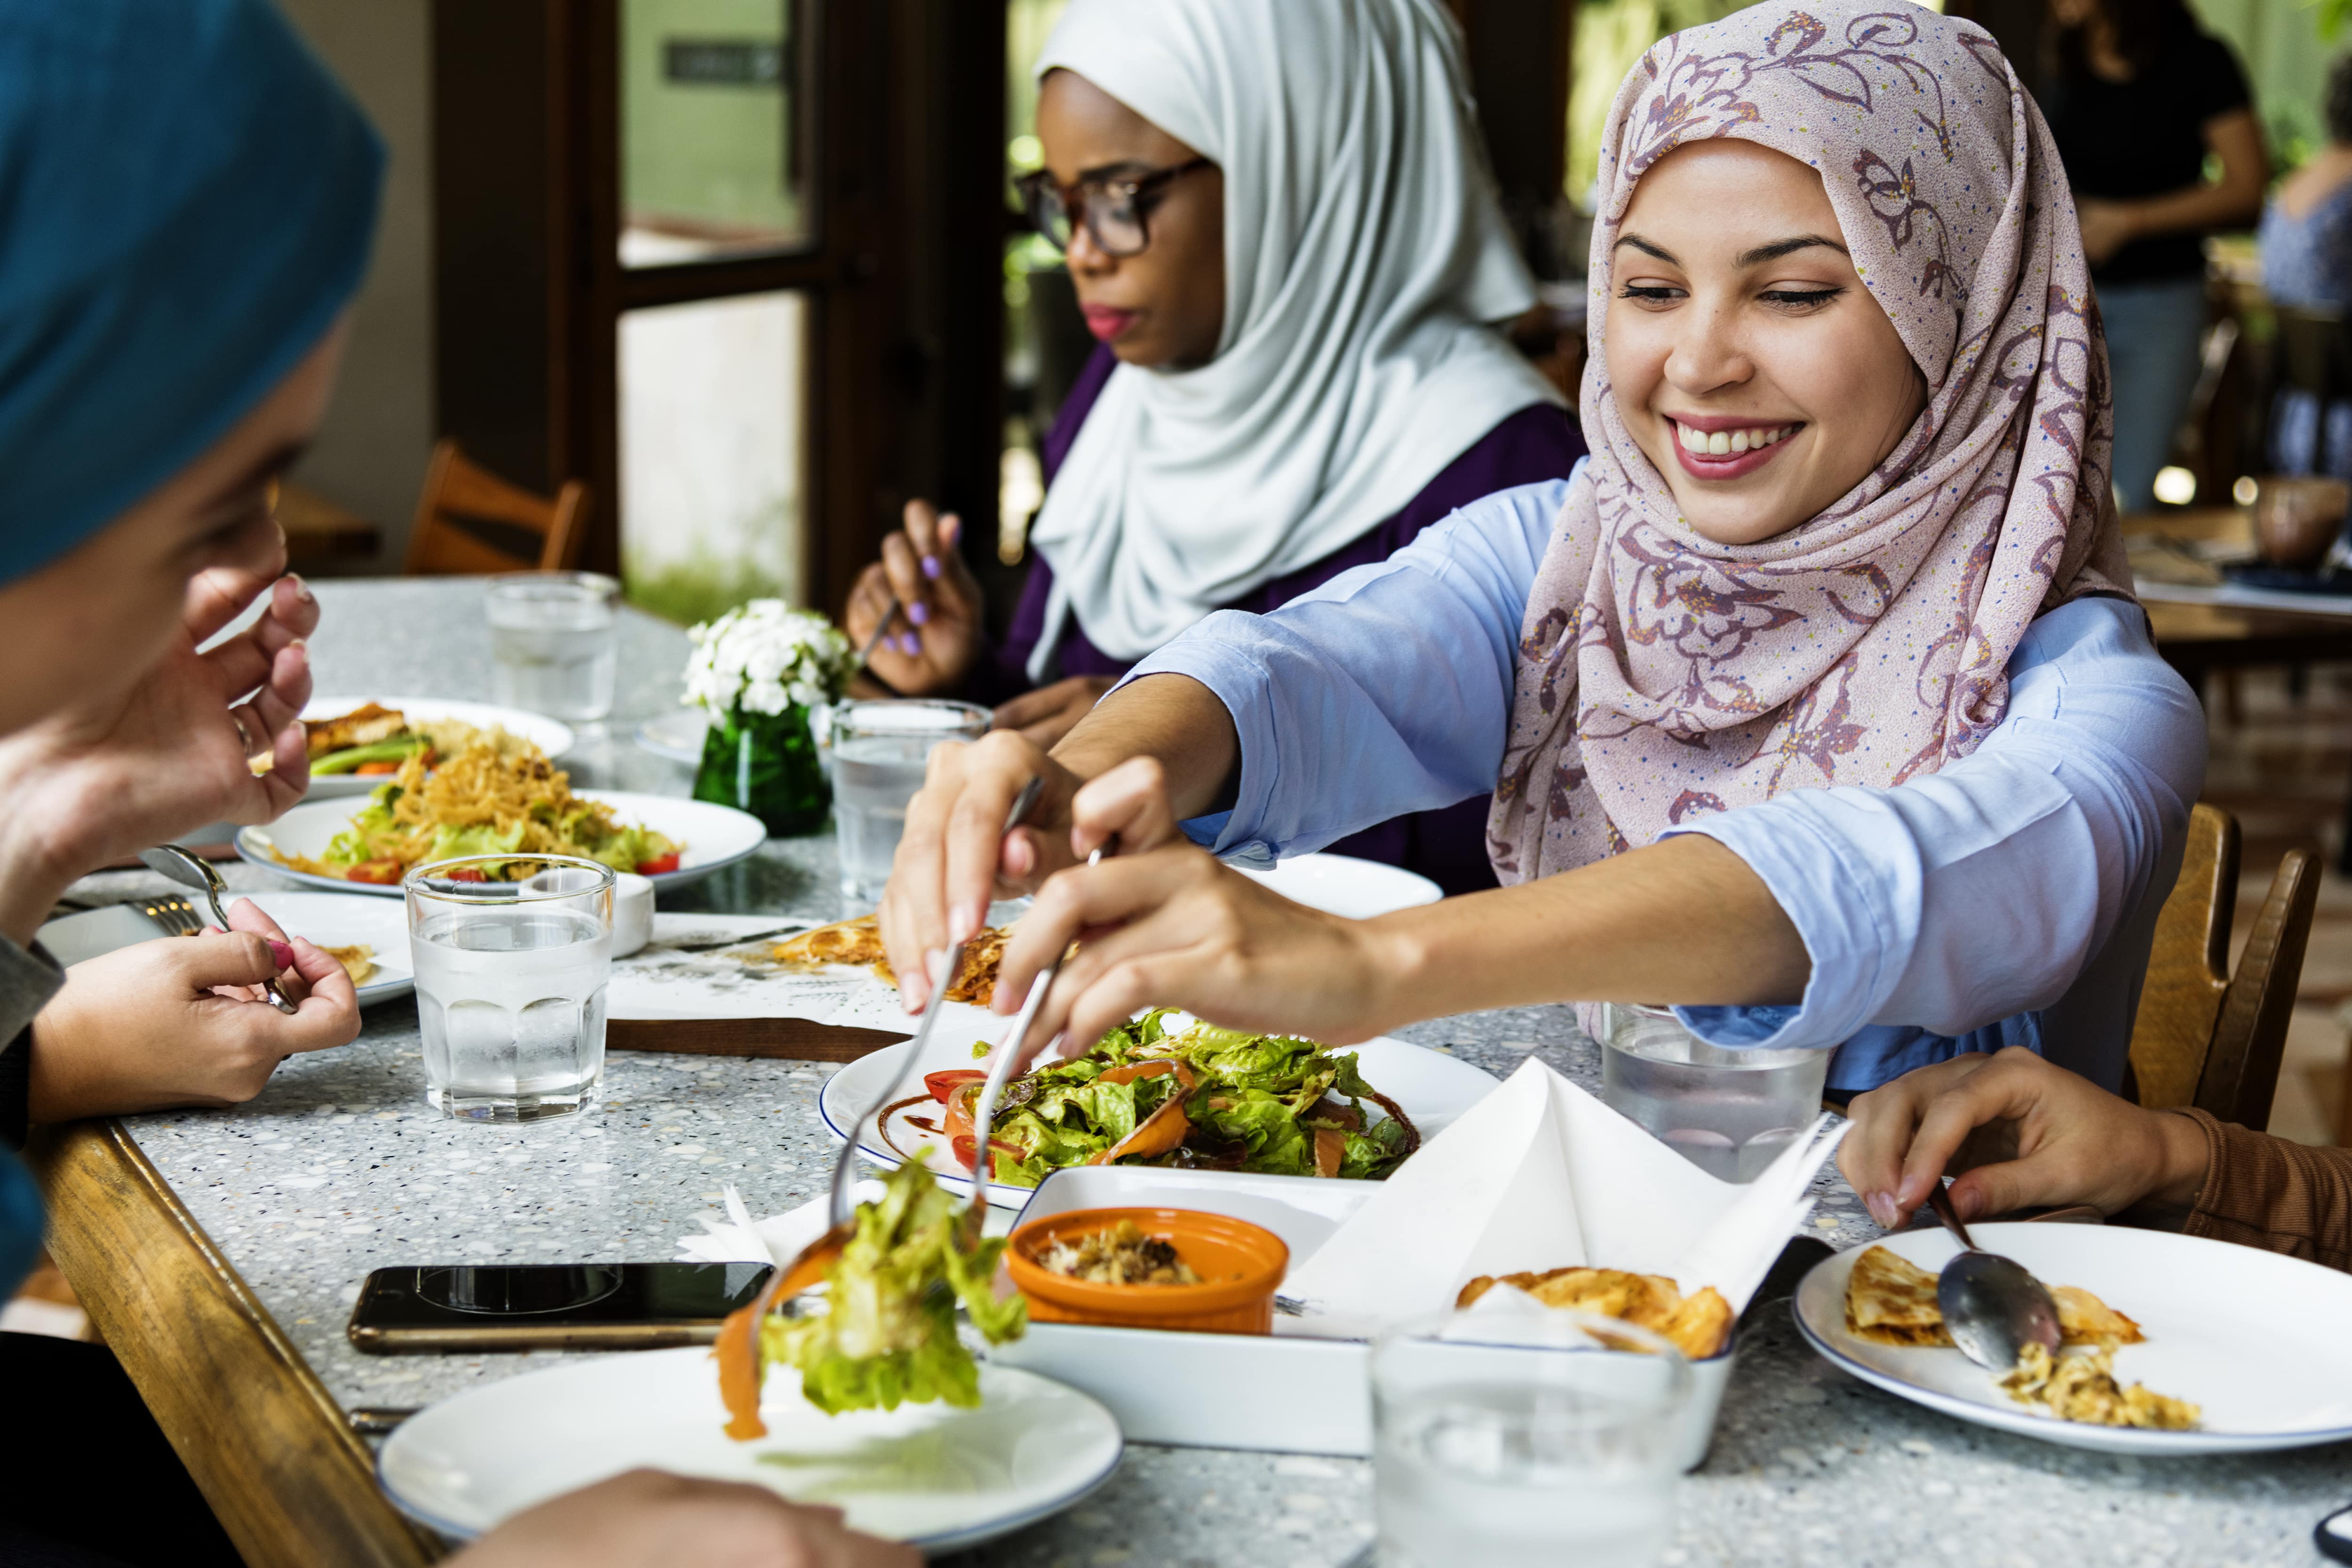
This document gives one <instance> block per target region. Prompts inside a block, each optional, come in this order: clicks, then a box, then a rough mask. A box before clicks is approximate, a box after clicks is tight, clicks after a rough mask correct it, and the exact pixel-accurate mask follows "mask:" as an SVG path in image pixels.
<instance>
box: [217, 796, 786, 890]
mask: <svg viewBox="0 0 2352 1568" xmlns="http://www.w3.org/2000/svg"><path fill="white" fill-rule="evenodd" d="M572 793H573V794H574V795H578V796H579V797H580V798H581V799H583V800H601V801H603V802H604V804H605V805H609V806H611V807H612V808H613V811H614V815H615V816H618V817H619V818H620V819H621V820H622V821H623V822H625V823H629V824H632V825H634V826H640V827H650V828H652V829H653V830H654V831H655V832H656V833H658V834H661V835H662V836H663V837H667V838H669V839H671V840H673V841H675V842H677V843H679V844H683V845H685V846H686V849H685V852H684V853H683V854H681V855H680V856H679V858H678V867H677V870H675V871H665V872H663V873H662V874H661V875H660V876H658V877H656V878H654V879H653V884H654V887H655V889H656V890H658V889H665V888H682V887H684V886H686V885H687V884H688V882H698V881H700V880H701V879H703V878H705V877H708V876H709V875H710V873H712V872H713V871H716V870H718V869H719V868H720V867H722V866H732V865H733V864H734V863H735V862H736V861H738V860H741V859H745V858H749V857H750V856H751V854H752V853H753V852H755V851H756V850H757V849H758V848H759V847H760V846H761V845H762V844H764V843H766V842H767V840H768V830H767V828H766V827H764V826H761V822H760V819H759V818H758V817H756V816H752V815H751V813H750V812H748V811H738V810H736V809H735V808H734V807H733V806H731V805H711V804H710V803H709V801H701V800H681V799H679V798H678V797H677V795H631V794H629V793H628V792H626V791H625V790H610V789H583V790H574V791H572ZM360 805H361V803H360V802H358V801H354V800H348V799H346V800H310V801H304V802H303V803H302V804H301V805H298V806H296V807H294V808H293V809H292V810H291V811H289V812H288V813H287V814H286V815H285V816H281V817H279V818H278V820H277V821H275V822H273V823H271V824H270V825H269V826H267V827H248V828H246V829H245V830H244V831H242V832H240V833H239V834H238V835H237V836H236V852H237V854H238V855H239V856H241V857H243V858H245V859H247V860H250V861H251V862H253V864H255V865H257V866H264V867H267V868H269V869H270V870H272V871H275V872H277V873H278V875H279V876H281V877H289V878H291V879H294V880H295V881H297V882H301V883H304V884H306V885H308V886H310V887H313V888H327V889H333V890H334V891H336V892H342V893H353V892H357V893H374V894H379V895H382V896H385V897H390V898H394V899H396V898H399V897H400V896H401V894H400V889H399V887H398V886H397V885H394V886H392V887H383V886H380V885H378V884H375V883H372V882H346V881H341V880H339V879H336V878H333V877H320V876H314V875H312V874H311V873H310V872H308V871H297V870H295V869H294V868H292V867H290V866H285V865H281V864H279V863H278V860H277V859H275V858H273V857H272V856H271V855H270V853H269V847H270V846H271V845H273V844H275V845H276V846H277V847H278V848H280V849H282V850H284V851H285V852H286V853H287V854H289V855H301V856H306V857H308V858H311V859H314V860H315V859H317V858H319V857H320V856H321V855H323V854H325V853H326V852H327V846H328V845H329V844H331V843H332V842H334V838H335V835H337V834H339V833H341V831H342V830H343V829H344V828H346V827H348V826H351V820H352V814H353V813H355V812H357V811H358V810H359V809H360Z"/></svg>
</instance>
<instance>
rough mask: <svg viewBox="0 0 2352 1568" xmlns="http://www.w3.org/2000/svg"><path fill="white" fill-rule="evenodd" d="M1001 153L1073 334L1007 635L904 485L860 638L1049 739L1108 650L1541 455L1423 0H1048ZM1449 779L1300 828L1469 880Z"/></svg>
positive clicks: (868, 594) (1545, 417)
mask: <svg viewBox="0 0 2352 1568" xmlns="http://www.w3.org/2000/svg"><path fill="white" fill-rule="evenodd" d="M1037 70H1038V73H1039V76H1040V78H1041V79H1042V86H1041V88H1040V90H1039V97H1038V104H1037V134H1038V139H1039V141H1040V142H1042V143H1043V144H1044V148H1045V168H1044V169H1043V170H1042V171H1040V172H1039V173H1038V174H1034V175H1031V176H1029V177H1028V178H1027V180H1025V181H1024V195H1025V196H1026V197H1027V199H1028V202H1029V205H1030V210H1031V212H1032V214H1033V216H1034V219H1035V222H1036V224H1037V226H1038V228H1039V229H1040V230H1041V231H1042V232H1044V233H1045V235H1046V236H1047V237H1049V238H1051V239H1053V240H1054V241H1055V242H1056V243H1057V244H1060V245H1061V246H1062V247H1064V249H1065V251H1066V254H1067V256H1068V258H1069V267H1070V273H1071V277H1072V279H1073V280H1074V281H1075V283H1076V289H1077V295H1078V302H1079V305H1080V307H1081V308H1082V309H1083V310H1084V311H1085V312H1086V318H1087V326H1088V327H1089V328H1090V329H1091V330H1092V331H1093V332H1094V334H1095V335H1096V336H1097V338H1099V339H1101V340H1102V342H1103V346H1102V348H1101V349H1099V350H1097V353H1096V354H1095V355H1094V357H1093V358H1092V359H1091V360H1090V361H1089V362H1088V363H1087V367H1086V369H1085V371H1084V372H1083V373H1082V374H1080V375H1079V377H1078V378H1077V381H1076V384H1075V385H1074V386H1073V388H1072V389H1071V392H1070V395H1069V396H1068V398H1067V399H1066V401H1065V402H1064V404H1063V405H1062V409H1061V412H1060V415H1059V417H1058V418H1057V420H1056V422H1055V426H1054V429H1053V431H1052V433H1051V434H1050V435H1049V436H1048V437H1047V438H1046V441H1045V468H1046V472H1047V476H1048V479H1049V481H1050V482H1049V485H1048V488H1047V489H1046V493H1045V509H1044V510H1043V511H1042V512H1040V513H1039V515H1038V519H1037V522H1036V525H1035V527H1034V530H1033V531H1032V533H1031V542H1032V543H1033V544H1034V546H1035V556H1036V559H1035V561H1034V563H1033V564H1032V566H1031V568H1030V572H1029V578H1028V583H1027V584H1026V587H1025V589H1024V593H1023V595H1022V597H1021V601H1020V605H1019V606H1018V608H1017V609H1016V610H1015V611H1014V613H1013V623H1012V627H1011V631H1010V635H1009V636H1008V637H1007V638H1006V640H1005V642H1004V644H1003V647H994V648H992V647H988V646H987V643H986V640H985V637H984V636H983V634H982V627H981V600H980V593H979V588H978V585H977V584H976V583H974V582H973V580H972V578H971V575H970V574H969V573H967V572H966V571H965V570H964V568H963V566H962V564H961V557H960V556H959V554H958V552H957V542H958V539H959V534H960V525H959V523H958V521H957V520H955V519H954V518H952V517H950V518H945V519H935V518H934V516H933V514H932V511H931V509H930V508H929V506H927V505H925V504H924V503H921V502H917V503H914V504H912V505H910V506H909V507H908V509H907V519H906V530H905V531H904V532H903V533H898V534H893V535H892V536H891V537H890V538H889V539H888V540H887V541H885V542H884V545H883V551H882V560H881V561H880V562H879V563H877V564H875V565H874V566H871V567H869V568H868V569H867V570H866V574H865V575H864V577H863V578H862V579H861V580H860V581H859V583H858V584H857V587H856V591H855V593H854V594H853V595H852V596H851V599H850V603H849V608H848V630H849V635H850V637H852V639H853V640H855V641H856V642H858V643H860V644H861V645H862V644H863V643H864V642H865V640H866V638H867V637H869V636H870V635H872V633H873V632H874V630H875V629H876V628H877V626H880V625H881V620H882V616H883V615H884V613H885V611H886V610H887V607H888V605H889V603H890V601H891V599H892V597H893V596H894V595H895V596H896V597H897V599H898V602H899V603H900V604H901V605H904V606H905V610H906V616H907V618H908V621H909V622H911V623H912V626H913V629H912V630H905V631H900V632H898V633H897V634H896V635H895V637H894V640H892V641H889V642H886V644H885V645H884V646H883V647H882V649H881V650H879V651H878V652H877V654H876V656H875V658H874V663H873V670H874V673H875V674H876V675H877V676H879V677H880V678H881V679H884V680H887V681H888V682H889V683H890V685H891V686H893V687H895V688H896V689H898V690H899V691H901V692H904V693H907V694H908V695H917V694H943V695H955V694H961V695H965V696H969V697H971V698H972V699H974V700H980V701H984V702H993V703H1002V704H1003V706H1001V707H999V708H998V710H997V723H998V725H999V727H1000V728H1010V729H1014V730H1018V731H1022V732H1023V733H1024V734H1026V735H1027V736H1029V737H1030V738H1031V739H1032V740H1034V741H1036V742H1039V743H1040V744H1044V745H1051V744H1052V743H1053V742H1055V741H1057V740H1059V739H1060V738H1061V737H1062V736H1063V735H1064V734H1065V733H1066V732H1067V731H1068V730H1069V729H1070V727H1071V726H1072V725H1073V724H1075V723H1076V722H1077V721H1078V720H1079V719H1080V718H1082V717H1083V716H1084V715H1085V714H1086V713H1087V710H1089V709H1091V708H1092V707H1093V706H1094V703H1095V700H1096V699H1097V698H1098V697H1100V696H1101V695H1102V694H1103V692H1104V691H1106V690H1108V689H1109V687H1110V685H1111V684H1112V682H1113V681H1114V680H1115V679H1117V678H1118V676H1119V675H1121V674H1123V673H1124V672H1125V671H1126V670H1127V669H1128V668H1129V666H1131V665H1132V664H1133V663H1134V662H1135V661H1136V660H1137V659H1139V658H1142V657H1143V656H1144V655H1146V654H1149V653H1150V652H1152V651H1153V650H1154V649H1156V648H1158V647H1160V645H1162V644H1163V643H1165V642H1167V641H1168V639H1169V638H1171V637H1174V636H1175V635H1176V634H1178V633H1179V632H1181V631H1182V630H1184V629H1185V628H1186V627H1187V626H1191V625H1192V624H1193V623H1194V622H1195V621H1198V620H1199V619H1200V618H1201V617H1202V616H1205V615H1207V614H1209V613H1210V612H1212V611H1213V610H1217V609H1220V608H1239V609H1244V610H1251V611H1261V610H1270V609H1273V608H1274V607H1276V605H1281V604H1283V603H1285V602H1286V601H1287V600H1289V599H1291V598H1294V597H1296V596H1297V595H1299V594H1302V593H1305V592H1306V591H1307V590H1308V589H1311V588H1314V587H1317V586H1318V585H1320V584H1323V583H1324V582H1326V581H1327V580H1328V579H1329V578H1331V577H1333V576H1335V575H1337V574H1339V573H1340V572H1342V571H1344V570H1346V569H1347V568H1349V567H1350V566H1355V565H1359V564H1361V563H1366V562H1373V561H1381V560H1385V559H1387V558H1388V556H1390V555H1391V553H1393V552H1395V551H1397V550H1398V549H1400V548H1401V547H1402V546H1403V545H1405V544H1407V543H1409V542H1411V541H1412V539H1413V538H1414V536H1415V535H1417V534H1419V533H1420V532H1421V531H1422V530H1423V528H1426V527H1427V526H1429V525H1430V524H1431V523H1433V522H1435V521H1438V520H1439V519H1441V518H1443V517H1444V516H1445V515H1446V514H1447V513H1448V512H1450V511H1452V510H1454V508H1456V507H1458V506H1461V505H1464V504H1465V503H1466V502H1469V501H1471V500H1475V499H1477V498H1478V497H1480V496H1482V495H1486V494H1489V493H1491V492H1493V491H1495V490H1500V489H1509V488H1510V487H1511V486H1514V485H1519V484H1526V483H1529V482H1531V481H1535V480H1540V479H1561V478H1565V477H1566V475H1567V474H1568V471H1569V469H1570V467H1572V466H1573V464H1574V462H1575V460H1576V458H1577V457H1578V456H1579V455H1580V454H1581V453H1582V451H1583V450H1584V447H1583V442H1582V440H1581V438H1580V437H1579V435H1578V433H1577V430H1576V426H1575V424H1574V422H1573V421H1572V420H1571V419H1570V416H1569V415H1568V413H1567V411H1566V410H1565V409H1564V408H1563V407H1561V406H1560V405H1561V398H1560V396H1559V393H1558V392H1557V391H1556V390H1555V389H1554V388H1553V387H1552V386H1551V385H1550V384H1549V383H1548V382H1547V381H1545V380H1544V379H1543V377H1542V376H1541V375H1540V374H1538V373H1537V372H1536V371H1535V370H1534V369H1533V368H1532V367H1531V366H1529V365H1528V363H1526V361H1525V360H1524V359H1523V358H1522V357H1521V356H1520V355H1519V354H1518V353H1517V351H1515V350H1514V349H1513V348H1512V347H1511V346H1510V344H1509V343H1508V342H1506V341H1505V340H1504V338H1503V337H1502V335H1501V334H1500V333H1499V332H1497V331H1495V330H1494V328H1493V327H1492V326H1491V325H1490V324H1489V323H1492V322H1496V321H1505V320H1507V319H1508V318H1511V317H1515V316H1517V315H1518V314H1520V313H1521V312H1522V311H1524V310H1527V309H1528V306H1529V305H1530V304H1531V303H1533V301H1534V299H1535V290H1534V285H1533V282H1532V280H1531V279H1530V278H1529V277H1528V272H1527V269H1526V268H1525V266H1524V265H1523V264H1522V263H1521V262H1520V260H1519V258H1518V256H1517V252H1516V250H1514V248H1513V247H1512V243H1511V239H1510V237H1509V233H1508V230H1507V227H1506V226H1505V224H1504V221H1503V216H1502V211H1501V208H1500V205H1498V203H1497V201H1496V195H1495V190H1494V181H1493V177H1492V175H1491V174H1490V173H1489V172H1488V169H1487V166H1486V154H1485V151H1484V148H1483V146H1482V145H1481V143H1480V142H1479V139H1478V131H1477V125H1476V120H1475V112H1474V110H1473V106H1472V103H1471V100H1470V94H1469V89H1468V87H1467V85H1466V80H1465V69H1464V66H1463V60H1462V48H1461V42H1460V39H1459V37H1457V36H1456V34H1455V31H1454V24H1453V22H1452V20H1451V19H1450V18H1449V17H1448V16H1446V15H1445V14H1444V10H1443V8H1442V6H1441V5H1439V4H1437V0H1324V3H1321V4H1317V5H1297V4H1296V3H1294V0H1171V3H1168V4H1163V5H1130V4H1123V3H1121V0H1075V3H1074V4H1073V5H1071V6H1070V8H1069V10H1068V11H1067V12H1066V14H1065V16H1063V19H1062V21H1061V23H1060V25H1059V26H1057V27H1056V28H1055V32H1054V34H1053V37H1051V38H1050V39H1049V40H1048V41H1047V43H1046V46H1045V51H1044V53H1043V54H1042V55H1041V56H1040V57H1039V59H1038V62H1037ZM1481 821H1482V810H1481V808H1479V807H1477V806H1476V805H1470V806H1467V807H1465V808H1461V809H1455V810H1452V811H1444V812H1432V813H1422V814H1416V815H1414V816H1409V817H1405V818H1401V819H1397V820H1394V821H1391V822H1387V823H1383V824H1381V825H1379V826H1373V827H1371V828H1369V829H1368V830H1366V831H1364V832H1361V833H1358V834H1356V835H1354V836H1352V837H1349V838H1347V839H1343V840H1341V841H1340V842H1339V843H1337V844H1334V845H1332V846H1331V847H1332V848H1333V849H1335V850H1338V851H1339V852H1341V853H1344V854H1353V855H1361V856H1366V857H1369V858H1376V859H1381V860H1387V861H1390V862H1392V863H1396V864H1402V865H1404V866H1407V867H1410V868H1412V869H1414V870H1417V871H1420V872H1422V873H1423V874H1424V875H1426V876H1429V877H1431V878H1433V879H1435V880H1436V881H1437V882H1438V883H1439V885H1440V886H1442V887H1444V889H1446V890H1447V891H1449V892H1460V891H1465V890H1468V889H1472V888H1480V887H1491V886H1493V885H1494V878H1493V873H1492V872H1491V871H1490V870H1489V869H1488V868H1487V866H1486V852H1485V849H1484V847H1483V845H1482V837H1481V832H1480V824H1481Z"/></svg>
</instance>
